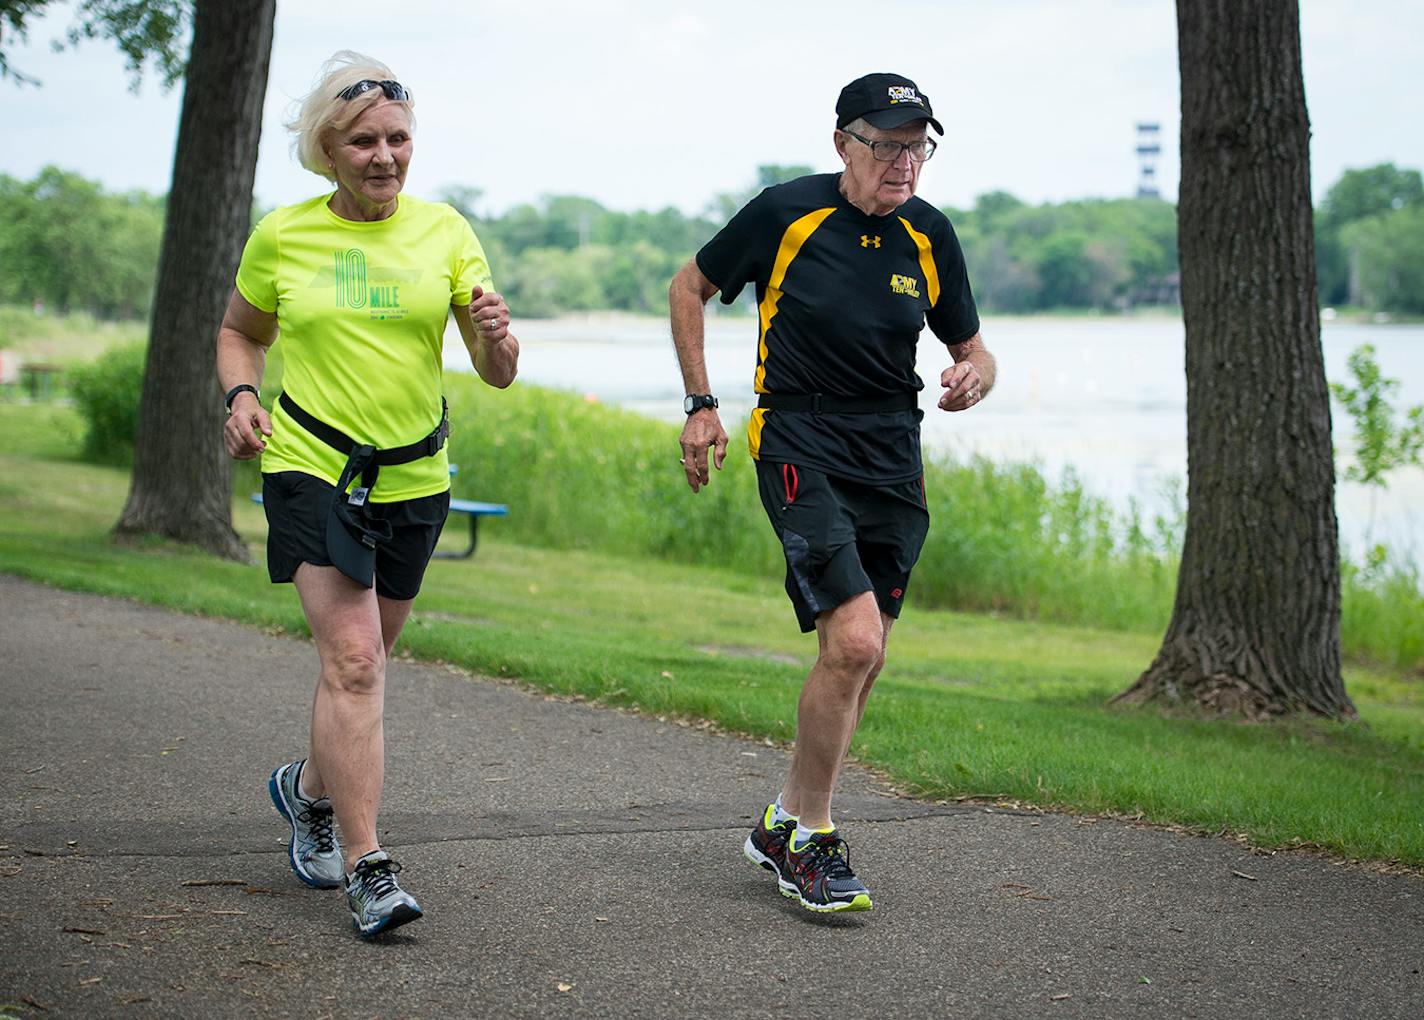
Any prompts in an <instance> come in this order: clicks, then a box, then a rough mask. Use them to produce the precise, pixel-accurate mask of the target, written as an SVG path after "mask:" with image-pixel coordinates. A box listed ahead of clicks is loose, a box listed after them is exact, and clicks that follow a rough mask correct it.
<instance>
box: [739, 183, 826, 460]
mask: <svg viewBox="0 0 1424 1020" xmlns="http://www.w3.org/2000/svg"><path fill="white" fill-rule="evenodd" d="M835 211H836V210H835V207H834V206H831V207H828V208H825V209H816V210H814V211H813V212H808V213H807V214H806V215H805V216H802V217H800V218H799V219H797V220H795V221H794V222H793V223H792V224H791V226H789V227H787V228H786V233H784V234H782V235H781V244H779V245H778V246H777V248H776V261H775V262H773V263H772V266H771V278H770V279H769V280H768V281H767V284H766V293H765V294H764V295H763V296H762V299H761V304H760V305H758V306H757V314H758V316H759V318H760V319H761V332H760V334H759V335H758V336H757V370H756V379H755V382H754V385H753V387H752V388H753V389H754V390H755V391H756V392H757V393H765V392H766V391H767V390H766V356H767V350H766V334H767V330H769V329H770V328H771V320H772V319H774V318H776V305H777V303H778V302H779V301H780V300H781V285H782V284H783V283H784V282H785V281H786V270H787V269H788V268H789V267H790V265H791V261H792V259H794V258H796V255H797V254H798V253H799V252H800V251H801V246H802V245H803V244H805V243H806V239H807V238H808V237H810V236H811V235H812V234H814V233H815V232H816V228H817V227H819V226H820V225H821V224H822V223H824V222H825V220H826V217H827V216H829V215H830V214H831V213H833V212H835ZM765 425H766V411H765V410H763V409H762V408H757V409H756V410H755V411H753V412H752V417H751V422H750V423H749V424H748V426H747V445H748V447H750V449H751V454H752V459H753V460H756V459H757V454H758V453H759V452H760V450H761V430H762V428H763V427H765Z"/></svg>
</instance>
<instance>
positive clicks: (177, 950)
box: [0, 576, 1424, 1020]
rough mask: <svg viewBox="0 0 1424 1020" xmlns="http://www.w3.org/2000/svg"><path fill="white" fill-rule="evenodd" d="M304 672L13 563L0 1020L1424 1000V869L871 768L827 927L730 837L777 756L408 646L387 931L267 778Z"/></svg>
mask: <svg viewBox="0 0 1424 1020" xmlns="http://www.w3.org/2000/svg"><path fill="white" fill-rule="evenodd" d="M315 661H316V658H315V652H314V651H313V649H312V648H311V646H310V645H309V643H307V642H305V641H297V640H292V639H289V638H281V637H272V636H269V635H266V634H264V633H262V632H260V631H258V630H254V629H251V628H248V627H242V626H238V625H235V624H231V623H224V622H218V621H213V620H205V619H200V618H196V617H189V616H182V615H178V614H174V613H170V612H166V611H162V610H158V609H153V608H149V607H146V606H141V605H136V604H132V603H128V602H122V601H116V600H112V599H103V598H96V597H91V596H84V595H76V594H71V593H66V592H60V591H55V590H52V589H48V588H44V587H40V586H37V585H33V584H29V583H26V582H21V581H18V580H15V579H12V578H6V577H3V576H0V766H2V767H0V784H3V806H0V931H3V932H4V947H5V948H4V952H3V953H0V1017H4V1016H7V1015H11V1016H24V1017H30V1016H33V1017H59V1016H73V1017H110V1016H113V1017H128V1016H135V1017H139V1016H173V1017H268V1016H271V1017H282V1016H291V1017H302V1018H317V1017H323V1016H331V1017H479V1016H492V1017H505V1016H511V1017H526V1016H527V1017H541V1018H548V1017H558V1016H591V1017H603V1016H607V1017H614V1016H617V1017H624V1016H628V1017H663V1016H668V1017H675V1016H714V1017H721V1016H729V1017H730V1016H769V1015H771V1014H772V1013H773V1012H780V1011H782V1010H783V1009H790V1010H792V1011H793V1014H794V1015H796V1016H798V1017H808V1018H809V1017H830V1016H835V1017H869V1016H909V1017H919V1016H956V1017H1012V1018H1017V1017H1063V1018H1066V1017H1231V1018H1233V1020H1239V1018H1248V1017H1369V1018H1389V1017H1401V1018H1410V1020H1419V1018H1420V1017H1424V976H1421V973H1420V972H1421V969H1424V881H1421V880H1420V879H1418V878H1417V877H1413V876H1409V875H1381V874H1375V873H1372V872H1370V871H1368V870H1364V869H1361V868H1357V867H1353V866H1349V865H1342V864H1336V863H1332V862H1329V861H1325V860H1322V859H1319V858H1317V857H1313V856H1309V855H1305V854H1276V855H1258V854H1253V853H1252V852H1250V851H1249V850H1247V849H1245V848H1243V847H1241V846H1238V845H1237V844H1235V843H1232V842H1229V841H1225V840H1217V839H1203V838H1198V837H1191V836H1184V835H1180V834H1176V833H1170V832H1162V831H1156V830H1152V829H1147V828H1141V827H1134V826H1130V825H1127V824H1121V823H1117V822H1111V821H1098V822H1095V823H1094V822H1091V821H1090V820H1086V819H1076V818H1070V817H1063V816H1058V815H1051V814H1038V813H1033V812H1027V811H1014V810H1000V809H997V808H995V809H987V808H985V807H983V806H978V805H953V806H940V805H932V804H925V803H920V802H916V801H911V800H905V799H900V798H896V797H894V796H891V795H889V794H888V793H887V792H885V791H883V790H882V789H881V788H880V787H879V784H878V783H877V782H876V780H875V778H874V777H872V776H871V775H869V774H867V773H864V772H861V771H857V770H852V771H850V772H849V773H848V774H847V776H846V777H845V780H844V781H843V786H842V791H841V795H840V796H839V797H838V799H837V810H836V817H837V820H838V822H839V823H840V825H841V827H842V828H843V830H844V831H845V832H846V834H847V836H848V837H849V838H850V840H851V843H852V846H853V860H854V864H855V867H856V869H857V871H858V872H859V873H860V874H861V875H862V876H863V877H865V878H866V879H867V881H868V884H869V885H870V887H871V890H872V891H873V893H874V895H875V904H876V905H875V910H874V911H873V912H871V913H869V914H860V915H856V916H854V917H845V916H842V917H833V918H825V917H821V916H818V915H813V914H810V913H808V912H806V911H804V910H802V909H801V908H800V907H799V906H798V905H796V904H795V903H794V902H793V901H790V900H786V899H783V898H782V897H781V896H779V895H777V893H776V890H775V883H774V880H773V879H772V878H771V876H770V875H768V874H767V873H766V872H763V871H760V870H758V869H756V868H754V867H753V866H752V865H750V864H749V863H747V862H746V861H745V860H744V859H743V858H742V856H741V851H740V847H741V842H742V839H743V838H744V836H745V834H746V832H747V830H748V828H749V827H750V826H751V824H752V823H753V821H754V816H755V814H756V812H757V811H758V809H759V808H760V807H761V806H762V805H763V804H764V803H765V801H766V799H767V797H768V796H769V795H770V794H772V793H774V792H775V789H776V786H777V782H778V780H779V778H780V776H781V773H782V770H783V768H784V765H785V756H784V754H783V753H782V752H781V751H780V750H776V749H773V748H770V747H767V746H764V745H761V744H757V743H753V742H748V741H745V740H737V739H731V738H728V737H724V736H719V735H716V734H712V733H707V732H703V731H699V730H696V729H692V728H686V727H679V726H677V725H674V724H671V723H665V722H659V721H657V720H655V719H649V718H644V717H639V716H635V715H631V714H628V713H621V712H617V711H611V710H606V709H599V708H594V707H590V706H588V705H584V704H578V703H570V702H564V701H556V700H549V699H545V698H542V697H540V696H538V695H534V694H530V693H527V692H525V691H522V690H520V689H517V688H514V687H511V686H509V685H505V684H499V683H495V682H490V681H485V680H481V679H480V678H477V677H470V676H467V675H464V674H461V673H457V672H454V671H452V670H450V669H447V668H442V667H439V666H431V665H417V664H413V663H406V662H398V663H395V664H394V665H393V666H392V668H391V675H390V682H389V693H388V698H387V713H386V726H387V741H388V748H389V762H388V779H387V786H386V801H385V803H386V805H387V808H386V810H385V811H383V813H382V816H381V827H382V836H383V839H384V840H385V842H386V845H387V846H388V847H390V848H391V849H393V850H394V852H395V853H396V855H397V856H398V857H399V859H400V860H401V861H402V862H403V863H404V864H405V866H406V870H405V872H404V873H403V874H402V876H401V877H402V880H403V881H404V882H405V883H406V885H407V887H408V888H409V889H411V890H412V891H413V892H414V893H415V894H416V895H417V896H418V897H419V898H420V900H421V902H422V903H423V904H424V905H425V907H426V909H427V914H426V917H425V918H424V919H423V920H421V921H419V922H417V923H415V924H412V925H409V926H407V927H405V928H402V929H399V930H398V931H396V932H393V933H391V934H390V935H388V936H384V937H382V938H381V939H379V940H377V941H375V942H373V943H364V942H362V941H361V940H360V939H358V938H357V937H356V936H355V934H354V933H353V932H352V930H351V927H350V922H349V919H348V915H347V913H346V910H345V905H344V903H343V902H342V899H341V896H340V893H338V892H321V891H317V890H310V889H307V888H305V887H304V886H302V885H300V884H299V883H298V882H297V880H296V879H295V877H294V876H293V875H292V874H291V872H290V871H289V869H288V866H287V863H286V859H285V857H284V854H283V845H284V843H283V841H284V837H285V832H286V828H285V824H284V823H283V822H282V821H281V819H280V818H279V817H278V815H277V814H276V812H275V811H274V810H273V809H272V806H271V804H270V802H269V801H268V799H267V793H266V781H267V775H268V773H269V771H270V770H271V769H272V768H273V766H275V765H277V764H279V763H281V762H283V761H286V760H288V759H291V758H294V757H297V756H299V755H300V754H301V753H302V751H303V741H304V735H305V733H306V728H307V712H308V704H309V700H310V696H311V687H312V681H313V679H314V675H315ZM871 711H874V706H873V705H872V708H871ZM1247 876H1249V877H1247Z"/></svg>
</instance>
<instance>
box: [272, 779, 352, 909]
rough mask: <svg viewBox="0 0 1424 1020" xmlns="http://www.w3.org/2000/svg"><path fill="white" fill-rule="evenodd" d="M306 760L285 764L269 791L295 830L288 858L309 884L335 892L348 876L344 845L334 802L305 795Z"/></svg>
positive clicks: (288, 850) (288, 846)
mask: <svg viewBox="0 0 1424 1020" xmlns="http://www.w3.org/2000/svg"><path fill="white" fill-rule="evenodd" d="M305 764H306V759H305V758H303V759H302V760H301V761H294V762H292V763H291V764H290V765H283V766H282V767H281V768H278V769H275V770H274V771H273V772H272V778H271V779H270V780H268V782H267V792H268V793H270V794H271V795H272V803H273V804H274V805H275V806H276V808H277V810H278V811H280V812H281V813H282V817H283V818H285V819H286V820H287V822H288V823H289V824H290V825H291V827H292V838H291V841H290V842H289V843H288V844H287V858H288V859H289V860H290V861H291V862H292V870H293V871H295V872H296V873H297V877H298V878H300V879H301V880H302V881H303V882H305V883H306V884H307V885H310V886H313V887H315V888H317V889H335V888H337V887H338V886H340V885H341V880H342V878H344V877H345V875H346V863H345V859H344V858H343V856H342V853H341V844H340V843H339V842H338V841H337V839H336V833H335V832H334V831H333V830H332V822H333V821H334V819H333V817H332V814H331V801H330V800H329V799H327V798H326V797H323V798H321V799H320V800H307V799H306V798H305V797H303V796H302V794H301V778H302V766H303V765H305Z"/></svg>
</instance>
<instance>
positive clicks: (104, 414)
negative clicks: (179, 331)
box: [69, 343, 146, 467]
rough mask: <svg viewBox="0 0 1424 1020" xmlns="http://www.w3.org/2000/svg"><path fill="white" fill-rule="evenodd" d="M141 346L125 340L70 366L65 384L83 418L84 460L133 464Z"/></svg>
mask: <svg viewBox="0 0 1424 1020" xmlns="http://www.w3.org/2000/svg"><path fill="white" fill-rule="evenodd" d="M145 350H146V347H145V345H144V344H141V343H138V344H125V345H123V346H120V347H114V348H111V349H110V350H108V351H106V352H105V353H103V354H101V355H100V356H99V358H98V359H97V360H95V361H93V362H91V363H90V364H88V365H81V366H78V367H76V368H73V369H71V370H70V373H69V387H70V390H71V391H72V392H73V394H74V403H75V405H76V406H77V407H78V409H79V414H80V417H82V418H83V419H84V449H83V457H84V459H85V460H88V461H93V462H94V463H96V464H110V465H114V466H116V467H128V466H130V465H132V464H133V454H134V434H135V433H136V432H137V431H138V405H139V398H140V396H141V395H142V393H143V362H144V352H145Z"/></svg>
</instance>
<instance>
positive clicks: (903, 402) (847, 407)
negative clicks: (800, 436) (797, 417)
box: [757, 393, 918, 414]
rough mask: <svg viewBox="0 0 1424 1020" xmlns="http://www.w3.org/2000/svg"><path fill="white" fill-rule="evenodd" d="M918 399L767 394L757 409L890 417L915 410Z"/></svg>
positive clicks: (905, 396)
mask: <svg viewBox="0 0 1424 1020" xmlns="http://www.w3.org/2000/svg"><path fill="white" fill-rule="evenodd" d="M917 406H918V400H917V399H916V396H915V394H913V393H899V394H896V395H895V396H893V397H835V396H826V395H825V394H824V393H763V394H761V396H759V397H757V407H764V408H766V409H767V410H769V411H810V412H811V413H812V414H886V413H889V412H891V411H913V410H914V409H915V408H916V407H917Z"/></svg>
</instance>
